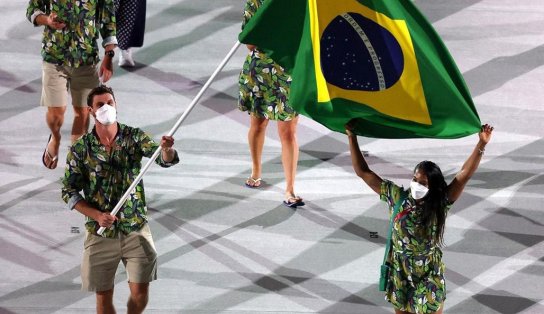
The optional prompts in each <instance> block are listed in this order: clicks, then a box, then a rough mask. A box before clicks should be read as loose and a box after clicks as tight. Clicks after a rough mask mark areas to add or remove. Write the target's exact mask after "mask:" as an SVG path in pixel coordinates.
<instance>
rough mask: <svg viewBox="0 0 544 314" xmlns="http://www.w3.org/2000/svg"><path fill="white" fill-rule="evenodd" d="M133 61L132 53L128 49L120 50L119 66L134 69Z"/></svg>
mask: <svg viewBox="0 0 544 314" xmlns="http://www.w3.org/2000/svg"><path fill="white" fill-rule="evenodd" d="M134 65H135V63H134V59H132V51H131V50H130V48H129V49H127V50H121V55H120V56H119V66H120V67H127V68H132V67H134Z"/></svg>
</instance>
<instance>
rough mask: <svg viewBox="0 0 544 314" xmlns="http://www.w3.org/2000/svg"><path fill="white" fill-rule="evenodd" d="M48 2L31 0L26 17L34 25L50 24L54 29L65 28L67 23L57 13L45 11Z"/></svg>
mask: <svg viewBox="0 0 544 314" xmlns="http://www.w3.org/2000/svg"><path fill="white" fill-rule="evenodd" d="M46 5H48V3H47V4H46V3H44V2H43V1H42V0H30V1H29V3H28V7H27V9H26V17H27V18H28V20H29V21H30V22H31V23H32V24H34V26H48V27H50V28H52V29H63V28H64V27H66V24H65V23H64V22H63V21H62V20H61V19H60V18H59V17H57V13H55V12H51V13H50V14H47V13H45V11H48V10H47V9H46Z"/></svg>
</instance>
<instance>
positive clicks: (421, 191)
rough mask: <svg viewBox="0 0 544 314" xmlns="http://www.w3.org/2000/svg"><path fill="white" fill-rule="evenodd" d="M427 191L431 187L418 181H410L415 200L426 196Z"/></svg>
mask: <svg viewBox="0 0 544 314" xmlns="http://www.w3.org/2000/svg"><path fill="white" fill-rule="evenodd" d="M427 192H429V189H428V188H427V187H426V186H424V185H421V184H419V183H417V182H416V181H412V182H410V193H411V194H412V197H413V198H414V199H415V200H420V199H422V198H424V197H425V195H427Z"/></svg>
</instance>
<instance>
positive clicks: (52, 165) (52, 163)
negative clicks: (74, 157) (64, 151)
mask: <svg viewBox="0 0 544 314" xmlns="http://www.w3.org/2000/svg"><path fill="white" fill-rule="evenodd" d="M51 136H52V135H51V134H49V139H48V140H47V144H46V145H45V150H44V151H43V155H42V163H43V165H44V166H45V168H47V169H55V168H57V160H58V159H59V156H58V155H57V156H51V154H50V153H49V151H48V150H47V147H48V146H49V142H51ZM46 155H47V158H49V160H50V164H49V166H48V165H47V162H46V161H45V156H46Z"/></svg>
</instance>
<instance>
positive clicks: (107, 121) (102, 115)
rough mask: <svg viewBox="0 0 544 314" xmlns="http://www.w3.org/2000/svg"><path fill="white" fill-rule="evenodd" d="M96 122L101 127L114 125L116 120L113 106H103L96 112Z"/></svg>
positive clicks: (115, 111)
mask: <svg viewBox="0 0 544 314" xmlns="http://www.w3.org/2000/svg"><path fill="white" fill-rule="evenodd" d="M96 120H98V122H100V123H101V124H103V125H111V124H114V123H115V121H116V120H117V110H115V107H113V106H110V105H108V104H104V105H103V106H102V107H100V108H98V110H96Z"/></svg>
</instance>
